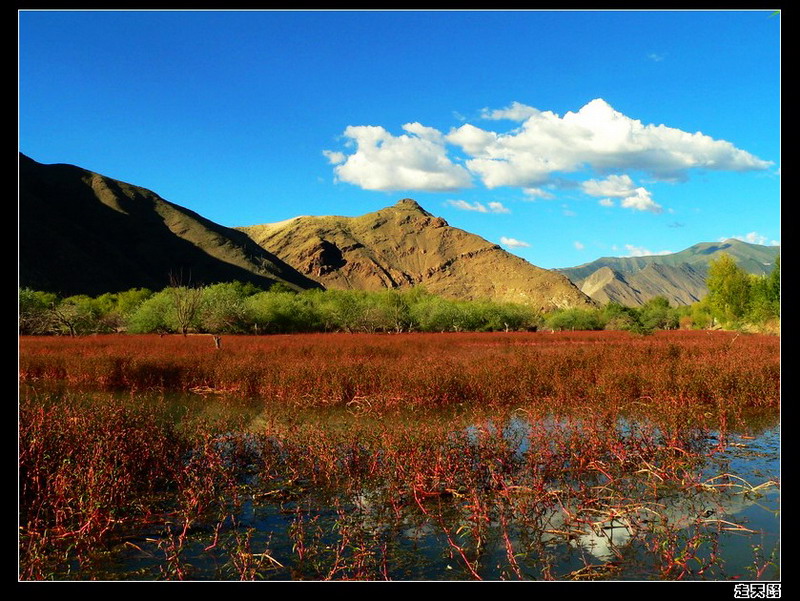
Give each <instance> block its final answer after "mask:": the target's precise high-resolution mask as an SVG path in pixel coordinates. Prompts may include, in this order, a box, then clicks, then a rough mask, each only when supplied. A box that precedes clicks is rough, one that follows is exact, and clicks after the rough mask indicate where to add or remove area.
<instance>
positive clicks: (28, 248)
mask: <svg viewBox="0 0 800 601" xmlns="http://www.w3.org/2000/svg"><path fill="white" fill-rule="evenodd" d="M19 161H20V162H19V285H20V286H22V287H30V288H34V289H38V290H47V291H52V292H57V293H60V294H63V295H71V294H90V295H96V294H101V293H104V292H114V291H120V290H127V289H130V288H134V287H147V288H151V289H154V290H158V289H161V288H163V287H165V286H167V285H169V284H170V283H171V282H172V281H174V280H176V279H177V280H179V281H180V282H181V283H183V284H188V283H191V284H211V283H214V282H221V281H233V280H239V281H243V282H253V283H255V284H258V285H261V286H264V287H269V286H270V285H272V284H273V283H275V282H282V283H284V284H285V285H287V286H289V287H291V288H293V289H296V290H301V289H307V288H313V287H319V285H318V284H317V283H316V282H313V281H312V280H310V279H308V278H306V277H305V276H303V275H301V274H299V273H297V271H295V270H294V269H292V268H291V267H289V266H288V265H286V264H285V263H283V262H282V261H281V260H280V259H278V258H277V257H275V256H274V255H272V254H270V253H269V252H267V251H265V250H264V249H263V248H261V247H259V246H258V245H256V244H254V243H253V241H252V240H250V239H249V238H248V237H247V236H245V235H244V234H243V233H242V232H239V231H237V230H234V229H231V228H226V227H223V226H220V225H217V224H215V223H213V222H211V221H209V220H207V219H205V218H203V217H201V216H200V215H198V214H196V213H194V212H192V211H190V210H188V209H185V208H183V207H180V206H178V205H175V204H173V203H170V202H168V201H166V200H164V199H163V198H161V197H160V196H158V195H157V194H155V193H153V192H151V191H149V190H146V189H144V188H140V187H137V186H132V185H130V184H126V183H124V182H120V181H117V180H114V179H111V178H108V177H104V176H102V175H99V174H97V173H93V172H91V171H87V170H85V169H81V168H79V167H75V166H73V165H64V164H55V165H43V164H40V163H37V162H36V161H34V160H32V159H30V158H29V157H27V156H25V155H22V154H20V158H19Z"/></svg>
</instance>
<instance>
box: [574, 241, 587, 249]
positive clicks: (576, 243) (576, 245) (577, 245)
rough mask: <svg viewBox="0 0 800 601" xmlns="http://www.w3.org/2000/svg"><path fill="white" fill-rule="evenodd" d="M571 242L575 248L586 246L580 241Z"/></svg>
mask: <svg viewBox="0 0 800 601" xmlns="http://www.w3.org/2000/svg"><path fill="white" fill-rule="evenodd" d="M572 244H573V246H575V248H576V249H577V250H583V249H584V248H586V246H584V244H583V242H580V241H578V240H575V242H573V243H572Z"/></svg>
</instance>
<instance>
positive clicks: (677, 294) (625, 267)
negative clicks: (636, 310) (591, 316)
mask: <svg viewBox="0 0 800 601" xmlns="http://www.w3.org/2000/svg"><path fill="white" fill-rule="evenodd" d="M722 253H727V254H729V255H731V256H732V257H733V258H734V259H735V260H736V262H737V263H738V264H739V266H740V267H741V268H742V269H744V270H745V271H747V272H748V273H753V274H757V275H765V274H767V273H769V272H770V271H771V270H772V267H773V265H774V263H775V258H776V257H777V256H778V254H779V253H780V247H778V246H761V245H758V244H750V243H747V242H742V241H741V240H734V239H729V240H725V241H724V242H703V243H700V244H695V245H694V246H691V247H689V248H687V249H685V250H683V251H681V252H678V253H672V254H668V255H649V256H645V257H603V258H601V259H597V260H596V261H592V262H591V263H585V264H584V265H579V266H577V267H570V268H564V269H559V270H558V271H559V272H561V273H563V274H564V275H566V276H567V277H569V278H570V279H571V280H572V281H573V282H575V284H576V285H577V286H578V287H579V288H580V289H581V290H582V291H583V292H585V293H586V294H588V295H589V296H590V297H592V298H593V299H594V300H595V301H597V302H599V303H607V302H609V301H615V302H618V303H620V304H622V305H626V306H638V305H643V304H644V303H645V302H647V301H648V300H649V299H651V298H653V297H655V296H664V297H666V298H667V299H668V300H669V301H670V303H671V304H672V305H688V304H691V303H694V302H697V301H698V300H700V299H702V298H703V297H704V296H705V295H706V294H707V293H708V288H707V287H706V285H705V278H706V274H707V272H708V264H709V263H710V262H711V261H712V260H713V259H716V258H718V257H719V256H720V255H721V254H722Z"/></svg>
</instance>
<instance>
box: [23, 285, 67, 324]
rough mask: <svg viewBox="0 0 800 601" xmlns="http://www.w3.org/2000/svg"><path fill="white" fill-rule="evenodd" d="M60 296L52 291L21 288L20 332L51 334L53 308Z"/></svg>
mask: <svg viewBox="0 0 800 601" xmlns="http://www.w3.org/2000/svg"><path fill="white" fill-rule="evenodd" d="M57 301H58V297H57V296H56V295H55V294H53V293H51V292H40V291H38V290H31V289H30V288H20V289H19V333H20V334H29V335H30V334H49V333H51V331H52V323H53V316H52V313H51V311H52V308H53V307H54V306H55V305H56V303H57Z"/></svg>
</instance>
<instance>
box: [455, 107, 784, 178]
mask: <svg viewBox="0 0 800 601" xmlns="http://www.w3.org/2000/svg"><path fill="white" fill-rule="evenodd" d="M483 114H484V115H485V116H487V117H488V118H501V116H502V117H503V118H510V117H511V116H515V117H516V118H518V119H519V118H522V117H523V116H525V120H524V122H523V123H522V124H521V125H520V126H519V127H518V128H516V129H514V130H512V131H510V132H508V133H498V132H493V131H489V130H484V129H481V128H479V127H475V126H474V125H471V124H465V125H462V126H460V127H458V128H454V129H452V130H451V131H450V133H449V134H448V135H447V136H446V140H447V141H448V142H450V143H451V144H455V145H457V146H459V147H461V148H462V149H463V151H464V152H465V153H466V154H467V155H469V156H470V158H469V159H468V160H467V162H466V166H467V168H468V169H470V171H472V172H473V173H475V174H477V175H478V176H479V177H480V178H481V180H482V181H483V183H484V184H485V185H486V186H487V187H489V188H494V187H497V186H522V187H531V186H537V185H540V184H542V183H544V182H545V181H547V180H548V178H549V177H550V176H551V174H553V173H556V172H574V171H577V170H579V169H583V168H586V167H590V168H593V169H595V170H597V171H600V172H602V171H608V170H617V169H620V170H621V169H626V170H634V169H635V170H641V171H645V172H647V173H649V174H650V175H651V176H653V177H655V178H657V179H661V180H681V179H685V178H686V174H687V170H689V169H694V168H704V169H714V170H729V171H747V170H753V169H766V168H767V167H769V166H770V165H771V163H769V162H767V161H762V160H761V159H758V158H757V157H755V156H753V155H751V154H750V153H748V152H746V151H744V150H740V149H738V148H736V147H735V146H733V144H731V143H730V142H726V141H724V140H715V139H713V138H711V137H710V136H707V135H705V134H702V133H700V132H697V133H688V132H685V131H682V130H679V129H675V128H671V127H667V126H665V125H652V124H651V125H644V124H642V122H641V121H638V120H635V119H632V118H630V117H627V116H625V115H623V114H622V113H620V112H618V111H615V110H614V109H613V108H612V107H611V106H610V105H609V104H608V103H607V102H606V101H604V100H602V99H599V98H598V99H595V100H592V101H591V102H589V103H588V104H586V105H585V106H583V107H582V108H581V109H580V110H579V111H577V112H567V113H566V114H565V115H564V116H563V117H559V116H558V115H556V114H555V113H553V112H550V111H539V110H537V109H533V107H526V106H525V105H521V104H519V103H515V104H512V105H511V106H510V107H508V108H506V109H499V110H496V111H491V110H489V109H485V110H484V112H483Z"/></svg>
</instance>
